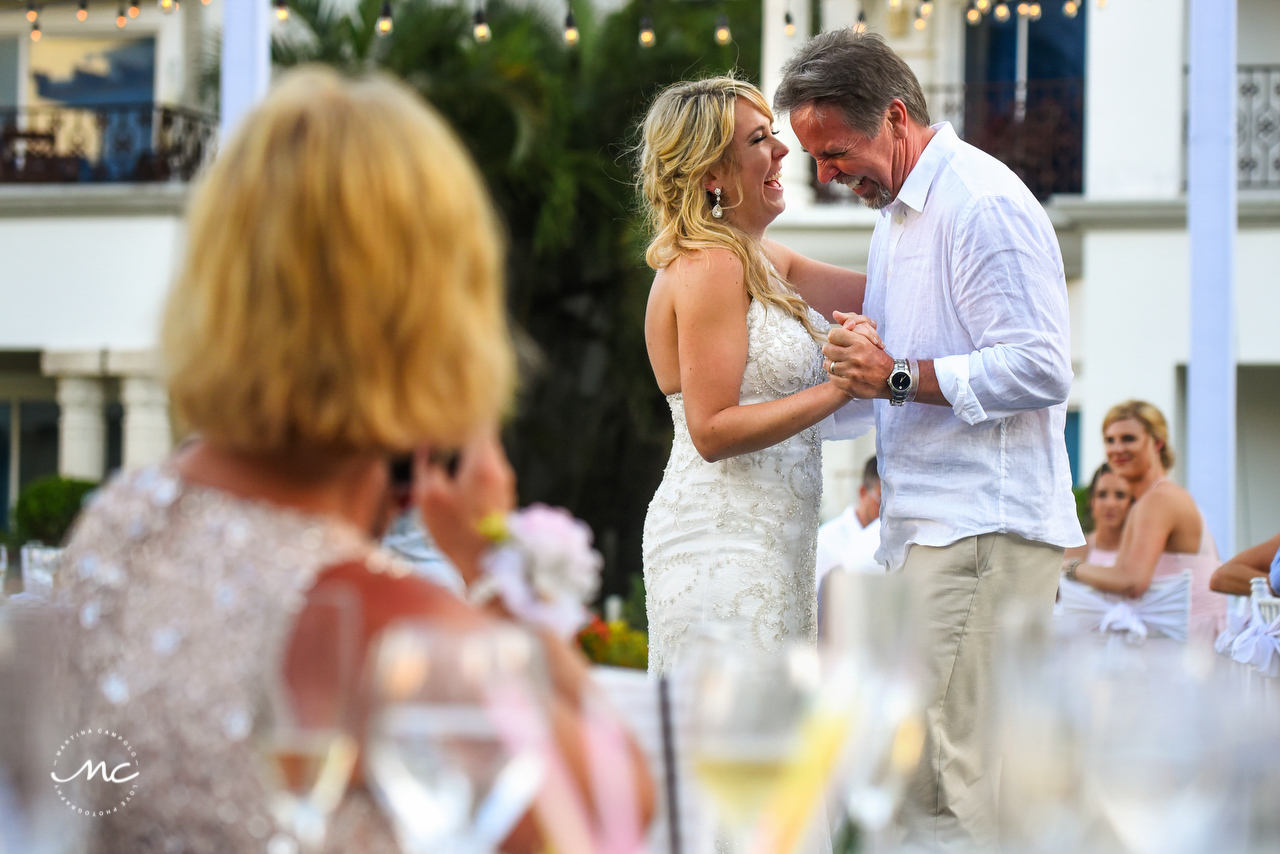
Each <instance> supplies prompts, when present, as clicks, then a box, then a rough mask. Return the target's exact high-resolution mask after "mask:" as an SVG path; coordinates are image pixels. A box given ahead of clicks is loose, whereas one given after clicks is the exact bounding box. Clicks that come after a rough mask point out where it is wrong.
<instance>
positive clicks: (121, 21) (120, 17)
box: [116, 3, 129, 27]
mask: <svg viewBox="0 0 1280 854" xmlns="http://www.w3.org/2000/svg"><path fill="white" fill-rule="evenodd" d="M127 23H129V19H128V18H126V17H125V16H124V4H123V3H121V4H120V11H119V12H116V26H117V27H123V26H124V25H125V24H127Z"/></svg>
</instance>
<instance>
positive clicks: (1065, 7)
mask: <svg viewBox="0 0 1280 854" xmlns="http://www.w3.org/2000/svg"><path fill="white" fill-rule="evenodd" d="M1079 13H1080V4H1079V3H1077V2H1076V0H1067V2H1066V3H1063V4H1062V14H1064V15H1066V16H1067V17H1068V18H1074V17H1075V16H1076V15H1077V14H1079Z"/></svg>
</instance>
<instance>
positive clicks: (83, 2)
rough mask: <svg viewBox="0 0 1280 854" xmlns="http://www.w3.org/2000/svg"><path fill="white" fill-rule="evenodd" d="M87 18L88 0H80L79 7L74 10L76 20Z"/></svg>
mask: <svg viewBox="0 0 1280 854" xmlns="http://www.w3.org/2000/svg"><path fill="white" fill-rule="evenodd" d="M88 18H89V0H80V8H79V9H77V10H76V20H79V21H85V20H88Z"/></svg>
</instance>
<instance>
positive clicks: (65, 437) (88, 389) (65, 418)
mask: <svg viewBox="0 0 1280 854" xmlns="http://www.w3.org/2000/svg"><path fill="white" fill-rule="evenodd" d="M105 398H106V396H105V394H104V392H103V388H102V380H101V379H100V378H99V377H74V376H72V377H58V474H60V475H62V476H63V477H74V478H79V479H81V480H92V481H100V480H102V477H103V475H104V474H106V445H107V422H106V413H105V411H104V410H103V406H104V404H105V402H106V399H105Z"/></svg>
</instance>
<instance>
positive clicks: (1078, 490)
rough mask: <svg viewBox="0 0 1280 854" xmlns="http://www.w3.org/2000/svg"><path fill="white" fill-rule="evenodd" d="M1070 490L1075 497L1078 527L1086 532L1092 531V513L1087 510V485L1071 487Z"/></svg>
mask: <svg viewBox="0 0 1280 854" xmlns="http://www.w3.org/2000/svg"><path fill="white" fill-rule="evenodd" d="M1071 492H1072V494H1073V495H1075V497H1076V516H1078V517H1079V518H1080V527H1081V528H1083V529H1084V532H1085V533H1086V534H1090V533H1093V528H1094V523H1093V514H1092V513H1091V512H1089V487H1088V485H1085V486H1076V487H1072V489H1071Z"/></svg>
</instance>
